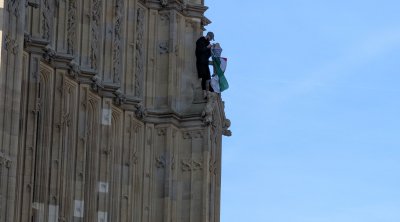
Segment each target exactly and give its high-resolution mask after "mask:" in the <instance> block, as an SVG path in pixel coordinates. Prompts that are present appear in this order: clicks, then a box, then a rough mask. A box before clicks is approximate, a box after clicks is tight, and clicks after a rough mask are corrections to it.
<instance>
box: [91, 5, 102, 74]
mask: <svg viewBox="0 0 400 222" xmlns="http://www.w3.org/2000/svg"><path fill="white" fill-rule="evenodd" d="M100 12H101V0H92V13H91V15H92V16H91V35H92V40H91V43H90V56H89V57H90V67H91V68H92V69H96V68H97V56H98V54H99V53H98V52H99V30H100V27H99V26H100Z"/></svg>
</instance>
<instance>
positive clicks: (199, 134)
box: [182, 130, 204, 139]
mask: <svg viewBox="0 0 400 222" xmlns="http://www.w3.org/2000/svg"><path fill="white" fill-rule="evenodd" d="M182 135H183V139H198V138H203V137H204V135H203V131H201V130H196V131H186V132H183V134H182Z"/></svg>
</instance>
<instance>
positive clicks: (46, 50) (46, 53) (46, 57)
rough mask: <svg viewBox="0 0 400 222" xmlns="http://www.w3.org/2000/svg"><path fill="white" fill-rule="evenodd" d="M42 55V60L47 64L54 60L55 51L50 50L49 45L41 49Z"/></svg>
mask: <svg viewBox="0 0 400 222" xmlns="http://www.w3.org/2000/svg"><path fill="white" fill-rule="evenodd" d="M43 51H44V54H43V59H44V60H46V61H47V62H49V63H50V62H52V60H53V59H55V58H56V54H57V53H56V51H54V49H52V48H51V47H50V46H49V45H48V46H46V48H44V49H43Z"/></svg>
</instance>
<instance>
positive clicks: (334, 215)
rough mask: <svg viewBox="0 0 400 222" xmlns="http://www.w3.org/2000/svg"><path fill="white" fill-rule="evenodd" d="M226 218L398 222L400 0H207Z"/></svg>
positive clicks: (231, 221)
mask: <svg viewBox="0 0 400 222" xmlns="http://www.w3.org/2000/svg"><path fill="white" fill-rule="evenodd" d="M206 4H207V5H208V6H209V7H210V9H209V10H208V11H207V12H206V15H207V17H208V18H210V19H211V20H212V21H213V23H212V24H211V25H209V26H208V27H207V29H208V30H211V31H214V33H215V39H216V41H217V42H220V43H221V46H222V48H223V49H224V51H223V55H224V56H226V57H228V61H229V64H228V68H227V71H226V76H227V77H228V80H229V83H230V89H229V90H228V91H226V92H224V93H223V99H224V100H225V102H226V114H227V117H228V118H229V119H231V121H232V127H231V130H232V132H233V136H232V137H225V138H224V141H223V169H222V212H221V221H222V222H244V221H246V222H247V221H248V222H400V1H398V0H346V1H345V0H329V1H328V0H318V1H317V0H313V1H311V0H301V1H300V0H279V1H270V0H252V1H239V0H206Z"/></svg>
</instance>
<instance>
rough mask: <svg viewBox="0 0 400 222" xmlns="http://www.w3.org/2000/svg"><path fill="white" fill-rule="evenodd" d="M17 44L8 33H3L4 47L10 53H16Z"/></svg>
mask: <svg viewBox="0 0 400 222" xmlns="http://www.w3.org/2000/svg"><path fill="white" fill-rule="evenodd" d="M18 46H19V45H18V44H17V41H16V40H15V39H12V38H11V37H10V36H9V35H7V34H6V35H4V49H5V50H6V51H9V52H11V53H12V54H14V55H16V54H18Z"/></svg>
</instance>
